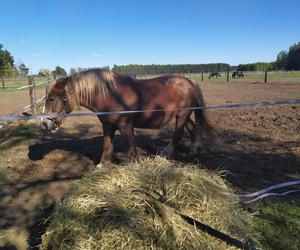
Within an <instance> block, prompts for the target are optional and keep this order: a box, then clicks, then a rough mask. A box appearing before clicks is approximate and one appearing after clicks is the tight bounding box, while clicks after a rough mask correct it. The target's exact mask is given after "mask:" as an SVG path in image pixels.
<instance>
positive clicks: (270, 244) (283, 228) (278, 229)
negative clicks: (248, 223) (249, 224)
mask: <svg viewBox="0 0 300 250" xmlns="http://www.w3.org/2000/svg"><path fill="white" fill-rule="evenodd" d="M254 211H255V212H256V213H257V215H256V216H255V217H254V218H255V220H254V222H255V223H254V225H255V226H254V230H255V232H256V233H258V235H259V242H260V243H261V245H262V249H264V250H273V249H276V250H285V249H289V250H298V249H300V237H299V235H300V197H299V194H294V195H287V196H286V197H284V198H269V199H266V200H265V201H263V202H260V203H258V204H256V205H255V207H254Z"/></svg>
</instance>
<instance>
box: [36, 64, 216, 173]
mask: <svg viewBox="0 0 300 250" xmlns="http://www.w3.org/2000/svg"><path fill="white" fill-rule="evenodd" d="M79 106H84V107H86V108H88V109H89V110H91V111H92V112H102V111H103V112H115V111H133V110H146V111H145V112H140V113H128V114H124V113H123V114H118V113H112V114H109V115H101V116H98V118H99V120H100V121H101V122H102V125H103V137H104V142H103V152H102V158H101V162H100V164H99V165H97V166H98V167H100V166H102V165H104V164H107V163H110V161H111V156H112V153H113V143H112V141H113V137H114V134H115V131H116V130H117V129H118V130H119V131H120V133H121V135H122V136H123V137H124V139H125V140H126V141H127V143H128V145H129V151H128V152H129V155H130V156H131V157H133V158H136V157H137V149H136V142H135V137H134V128H153V129H158V128H161V127H163V126H164V125H166V124H168V123H169V122H170V121H171V120H174V119H175V121H176V122H175V132H174V136H173V139H172V142H171V143H169V144H168V146H167V147H166V148H165V149H164V151H163V153H164V154H166V155H168V156H169V155H171V154H172V152H173V149H174V147H175V146H176V145H177V144H178V143H179V141H180V140H181V138H182V137H183V132H184V128H186V129H187V130H188V132H189V133H190V135H191V139H192V146H191V152H190V153H192V154H196V153H197V152H198V150H199V149H200V147H201V146H202V145H203V144H202V142H201V141H202V139H203V137H207V138H211V137H212V136H213V135H214V130H213V128H212V127H211V125H210V124H209V122H208V121H207V118H206V116H205V111H204V110H203V109H197V110H192V109H186V108H191V107H197V106H199V107H203V106H205V104H204V100H203V96H202V93H201V90H200V88H199V86H197V85H195V84H194V83H193V82H191V81H190V80H188V79H186V78H184V77H181V76H177V75H166V76H161V77H157V78H154V79H148V80H136V79H134V78H132V77H128V76H125V75H121V74H117V73H115V72H112V71H109V70H105V69H90V70H86V71H82V72H78V73H75V74H73V75H71V76H69V77H65V78H61V79H58V80H55V81H54V82H53V83H52V84H50V85H49V86H48V88H47V91H46V102H45V107H44V114H65V113H70V112H71V111H72V110H73V109H75V108H77V107H79ZM157 109H159V110H161V111H159V112H155V111H153V110H157ZM147 110H148V111H147ZM151 110H152V111H151ZM193 111H194V113H195V121H196V124H195V123H194V122H193V121H192V120H191V118H190V116H191V114H192V112H193ZM63 119H64V118H63V117H59V118H55V119H50V118H46V119H42V121H41V126H42V128H43V129H48V130H52V131H55V130H57V129H58V127H59V126H60V125H61V123H62V121H63Z"/></svg>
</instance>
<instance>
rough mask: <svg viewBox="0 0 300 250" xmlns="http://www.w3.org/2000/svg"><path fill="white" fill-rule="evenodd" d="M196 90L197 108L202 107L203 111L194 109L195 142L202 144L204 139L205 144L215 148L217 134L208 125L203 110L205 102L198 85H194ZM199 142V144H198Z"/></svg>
mask: <svg viewBox="0 0 300 250" xmlns="http://www.w3.org/2000/svg"><path fill="white" fill-rule="evenodd" d="M195 86H196V89H197V92H198V93H197V94H198V96H197V107H203V109H195V110H194V113H195V121H196V128H197V132H198V136H197V141H198V144H203V142H202V140H203V139H204V142H205V144H207V143H208V144H209V145H210V146H213V147H214V146H216V144H217V142H218V139H217V132H216V130H215V128H214V127H213V126H212V125H211V124H210V122H209V121H208V119H207V116H206V110H205V102H204V98H203V94H202V91H201V89H200V87H199V86H198V85H195ZM200 140H201V142H200Z"/></svg>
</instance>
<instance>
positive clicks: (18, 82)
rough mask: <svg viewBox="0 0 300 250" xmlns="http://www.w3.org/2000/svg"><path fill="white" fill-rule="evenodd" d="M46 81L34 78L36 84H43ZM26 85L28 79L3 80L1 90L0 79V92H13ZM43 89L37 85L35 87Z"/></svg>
mask: <svg viewBox="0 0 300 250" xmlns="http://www.w3.org/2000/svg"><path fill="white" fill-rule="evenodd" d="M46 80H47V79H45V78H34V82H35V83H36V84H38V83H40V82H44V81H46ZM26 85H28V79H27V78H22V79H5V80H4V88H3V80H2V79H0V91H15V90H17V88H19V87H22V86H26ZM40 86H42V87H44V85H39V86H36V87H40Z"/></svg>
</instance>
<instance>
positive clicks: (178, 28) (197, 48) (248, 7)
mask: <svg viewBox="0 0 300 250" xmlns="http://www.w3.org/2000/svg"><path fill="white" fill-rule="evenodd" d="M0 9H1V11H0V13H1V15H0V24H1V25H0V27H1V28H0V43H2V44H4V46H5V48H7V49H8V50H9V51H10V52H11V53H12V54H13V56H14V57H15V59H16V61H17V62H20V61H22V62H24V63H25V64H26V65H27V66H29V67H30V69H31V70H32V72H33V73H34V72H37V71H38V70H39V69H40V68H50V69H53V68H54V67H55V66H56V65H60V66H62V67H64V68H66V69H67V70H69V68H70V67H99V66H104V65H110V66H112V65H114V64H118V65H120V64H130V63H134V64H151V63H158V64H166V63H172V64H177V63H212V62H225V63H229V64H232V65H235V64H239V63H248V62H256V61H272V60H274V59H275V58H276V55H277V53H278V52H279V51H280V50H283V49H288V47H289V46H290V45H291V44H293V43H295V42H298V41H300V12H299V10H300V1H299V0H297V1H296V0H293V1H292V0H285V1H276V0H275V1H274V0H273V1H269V0H260V1H259V0H251V1H250V0H249V1H247V0H226V1H214V0H208V1H201V0H198V1H196V0H171V1H169V0H165V1H163V0H151V1H150V0H148V1H145V0H144V1H143V0H123V1H122V0H113V1H108V0H106V1H100V0H90V1H89V0H85V1H84V0H51V1H40V0H26V1H23V0H19V1H16V0H1V1H0Z"/></svg>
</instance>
